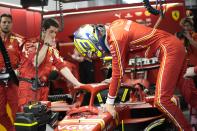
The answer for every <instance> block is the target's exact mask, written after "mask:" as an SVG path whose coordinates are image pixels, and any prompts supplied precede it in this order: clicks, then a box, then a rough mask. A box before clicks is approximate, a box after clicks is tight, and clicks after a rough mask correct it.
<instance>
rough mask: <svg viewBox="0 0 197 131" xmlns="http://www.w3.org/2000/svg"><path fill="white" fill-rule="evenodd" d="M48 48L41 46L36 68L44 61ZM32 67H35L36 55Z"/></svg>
mask: <svg viewBox="0 0 197 131" xmlns="http://www.w3.org/2000/svg"><path fill="white" fill-rule="evenodd" d="M48 47H49V46H48V45H46V44H44V45H43V46H42V48H41V49H40V51H39V54H38V64H37V66H38V67H39V66H40V64H41V63H42V62H43V61H44V59H45V56H46V54H47V51H48ZM33 65H34V67H36V55H35V56H34V61H33Z"/></svg>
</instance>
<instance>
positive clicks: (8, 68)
mask: <svg viewBox="0 0 197 131" xmlns="http://www.w3.org/2000/svg"><path fill="white" fill-rule="evenodd" d="M0 51H1V54H2V56H3V60H4V63H5V67H6V71H7V72H8V73H9V74H10V79H11V80H12V81H13V82H14V83H15V84H16V85H18V84H19V81H18V78H17V76H16V74H15V72H14V70H13V68H12V65H11V63H10V57H9V55H8V52H7V50H6V48H5V46H4V43H3V41H2V38H1V37H0Z"/></svg>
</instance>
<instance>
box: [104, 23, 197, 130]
mask: <svg viewBox="0 0 197 131" xmlns="http://www.w3.org/2000/svg"><path fill="white" fill-rule="evenodd" d="M107 40H108V43H109V47H110V52H111V55H112V57H113V58H112V81H111V83H110V87H109V94H108V98H109V100H108V101H107V103H109V104H113V103H114V98H115V96H116V93H117V91H118V87H119V86H120V82H121V79H122V76H123V73H124V71H123V69H124V67H125V65H126V64H128V61H127V56H128V53H129V52H130V51H132V52H135V50H138V49H143V48H147V47H151V48H150V50H151V51H150V52H154V51H155V52H156V50H157V49H158V48H160V49H161V61H160V62H161V65H160V69H159V73H158V77H157V82H156V91H155V105H156V106H157V107H158V109H160V110H161V111H162V112H163V113H164V114H166V115H167V116H168V117H169V118H170V119H171V120H172V121H173V122H174V123H175V125H176V126H177V127H178V129H179V130H185V131H190V130H191V126H190V125H189V124H188V122H187V120H186V119H185V117H184V115H183V113H182V112H181V110H180V109H179V108H178V107H177V106H176V105H175V104H174V103H173V102H172V101H171V98H172V97H173V94H174V90H175V88H176V87H177V88H179V89H180V91H181V93H182V95H183V96H184V97H185V100H186V101H187V102H188V103H189V104H191V106H193V107H195V108H196V109H197V101H196V100H197V90H196V89H195V88H194V84H193V82H192V80H185V79H184V78H183V74H184V73H185V70H186V63H185V50H184V47H183V43H182V42H181V41H180V40H178V39H177V38H176V37H175V36H173V35H171V34H169V33H167V32H164V31H161V30H157V29H153V28H149V27H146V26H144V25H141V24H137V23H135V22H133V21H130V20H124V19H120V20H116V21H114V22H113V23H112V24H111V25H110V27H109V28H108V29H107Z"/></svg>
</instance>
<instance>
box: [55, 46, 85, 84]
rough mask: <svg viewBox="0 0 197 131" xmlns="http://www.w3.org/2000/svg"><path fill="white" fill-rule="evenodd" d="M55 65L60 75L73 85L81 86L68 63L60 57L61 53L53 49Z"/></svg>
mask: <svg viewBox="0 0 197 131" xmlns="http://www.w3.org/2000/svg"><path fill="white" fill-rule="evenodd" d="M53 58H54V60H53V65H54V66H55V67H56V68H57V69H58V70H59V71H60V73H61V74H62V75H63V76H64V77H65V78H66V79H67V80H68V81H70V82H71V83H72V84H73V85H75V86H80V85H82V83H80V82H79V81H78V80H77V78H75V76H74V75H73V74H72V72H71V70H70V69H69V68H68V67H67V64H66V62H65V61H64V60H63V59H62V57H61V56H60V55H59V51H58V50H57V49H54V48H53Z"/></svg>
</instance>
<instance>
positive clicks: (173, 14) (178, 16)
mask: <svg viewBox="0 0 197 131" xmlns="http://www.w3.org/2000/svg"><path fill="white" fill-rule="evenodd" d="M172 18H173V20H175V21H177V20H178V19H179V18H180V12H179V10H174V11H172Z"/></svg>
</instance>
